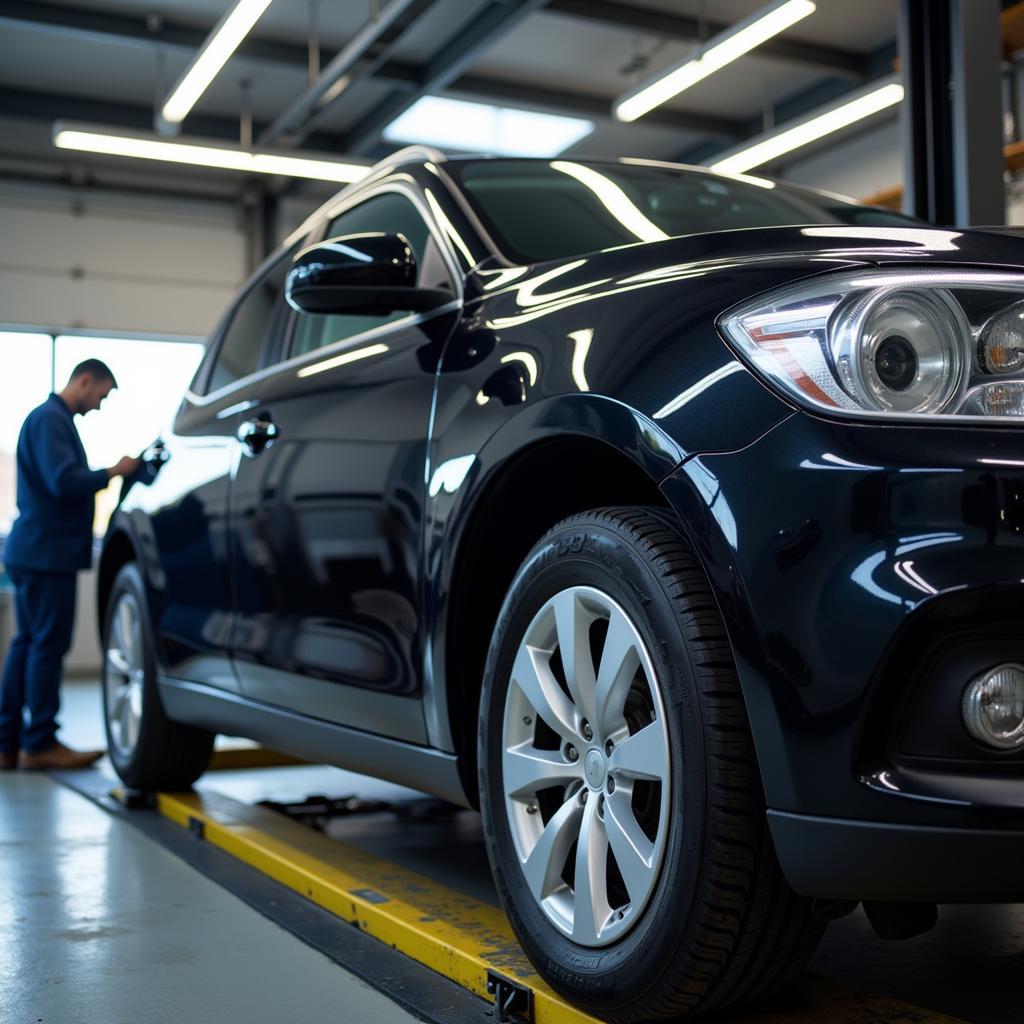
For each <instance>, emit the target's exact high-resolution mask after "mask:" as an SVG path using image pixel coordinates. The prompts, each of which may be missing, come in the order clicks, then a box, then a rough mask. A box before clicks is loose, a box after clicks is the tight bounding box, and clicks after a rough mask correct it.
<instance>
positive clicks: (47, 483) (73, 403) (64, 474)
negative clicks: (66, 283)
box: [0, 359, 139, 770]
mask: <svg viewBox="0 0 1024 1024" xmlns="http://www.w3.org/2000/svg"><path fill="white" fill-rule="evenodd" d="M115 387H117V382H116V381H115V380H114V375H113V373H111V371H110V368H109V367H108V366H107V365H106V364H105V363H103V362H101V361H100V360H99V359H86V360H85V361H84V362H82V363H79V364H78V366H76V367H75V369H74V371H73V372H72V374H71V377H70V379H69V380H68V383H67V386H66V387H65V388H64V390H63V391H61V392H59V393H55V394H51V395H50V397H49V398H48V399H47V400H46V401H45V402H43V404H42V405H40V406H38V407H37V408H35V409H33V410H32V412H30V413H29V414H28V417H27V418H26V420H25V422H24V423H23V424H22V427H21V433H20V434H19V436H18V449H17V473H18V484H17V487H18V490H17V499H18V512H19V516H18V518H17V519H16V520H15V522H14V525H13V526H12V527H11V534H10V537H9V538H8V541H7V547H6V551H5V557H4V562H5V564H6V567H7V572H8V575H9V576H10V578H11V582H12V583H13V584H14V588H15V611H16V614H17V620H18V631H17V634H16V635H15V637H14V640H13V641H12V642H11V646H10V649H9V651H8V652H7V660H6V663H5V664H4V674H3V681H2V683H0V769H6V770H10V769H12V768H16V767H18V765H19V763H20V765H21V767H23V768H82V767H85V766H86V765H89V764H92V763H93V762H94V761H96V760H97V759H99V758H100V757H102V756H103V751H102V750H91V751H75V750H71V749H69V748H68V747H66V746H64V744H62V743H60V742H59V741H58V740H57V728H58V726H57V713H58V711H59V710H60V680H61V671H62V666H63V661H64V655H65V654H67V652H68V649H69V648H70V647H71V631H72V626H73V625H74V619H75V586H76V574H77V572H78V571H79V570H80V569H88V568H89V566H90V564H91V563H92V527H93V515H94V511H95V495H96V492H97V491H100V490H102V489H103V488H104V487H106V486H107V483H108V482H109V481H110V480H111V479H112V478H113V477H115V476H123V477H130V476H131V475H132V474H133V473H135V472H136V471H137V470H138V468H139V460H138V459H135V458H132V457H130V456H128V455H125V456H123V457H122V458H121V459H119V460H118V462H117V464H116V465H114V466H111V467H110V468H109V469H96V470H91V469H89V464H88V462H87V461H86V457H85V449H84V448H83V447H82V441H81V439H80V438H79V436H78V430H77V428H76V427H75V420H74V418H75V416H85V415H86V414H87V413H89V412H92V411H93V410H94V409H99V407H100V406H101V405H102V404H103V400H104V399H105V398H106V397H107V395H108V394H110V392H111V390H112V389H113V388H115ZM26 708H27V709H28V721H27V723H26V721H25V709H26ZM19 751H20V758H19Z"/></svg>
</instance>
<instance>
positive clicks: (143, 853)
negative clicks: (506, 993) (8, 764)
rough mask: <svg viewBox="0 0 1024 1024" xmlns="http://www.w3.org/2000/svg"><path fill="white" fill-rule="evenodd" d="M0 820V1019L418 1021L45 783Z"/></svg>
mask: <svg viewBox="0 0 1024 1024" xmlns="http://www.w3.org/2000/svg"><path fill="white" fill-rule="evenodd" d="M0 807H2V814H0V862H2V864H3V885H2V886H0V1020H3V1021H5V1022H8V1021H9V1022H11V1024H30V1022H36V1024H38V1022H45V1024H50V1022H54V1024H62V1022H66V1021H68V1022H70V1021H82V1022H97V1024H98V1022H101V1021H102V1022H103V1024H138V1022H139V1021H147V1022H152V1024H163V1022H168V1024H170V1022H172V1021H173V1022H179V1021H228V1020H236V1021H246V1022H252V1024H261V1022H267V1024H271V1022H273V1024H277V1022H280V1021H284V1020H296V1021H328V1020H337V1021H352V1022H356V1021H386V1022H395V1024H399V1022H401V1024H405V1022H409V1024H411V1022H412V1021H413V1020H414V1019H415V1018H413V1017H411V1016H409V1014H407V1013H405V1012H403V1011H402V1010H400V1009H399V1008H398V1007H396V1006H395V1004H394V1003H392V1002H391V1001H390V1000H388V999H387V998H386V997H385V996H383V995H381V994H380V993H378V992H377V991H375V990H374V989H372V988H370V987H369V986H368V985H366V984H364V983H363V982H361V981H359V980H358V979H356V978H354V977H352V976H351V975H349V974H347V973H346V972H345V971H343V970H341V969H340V968H338V967H337V965H335V964H333V963H332V962H331V961H330V960H328V959H327V958H326V957H325V956H322V955H321V954H320V953H318V952H316V951H315V950H313V949H311V948H310V947H308V946H306V945H304V944H303V943H302V942H300V941H299V940H298V939H296V938H294V937H293V936H292V935H290V934H289V933H288V932H286V931H284V930H283V929H282V928H280V927H278V926H277V925H276V924H274V923H273V922H272V921H270V920H268V919H267V918H265V917H263V916H262V915H261V914H259V913H257V912H256V911H255V910H253V909H251V908H250V907H248V906H247V905H246V904H245V903H243V902H242V901H241V900H239V899H237V898H236V897H234V896H231V895H229V894H228V893H226V892H225V891H224V890H223V889H221V888H220V887H218V886H217V885H215V884H214V883H213V882H211V881H208V880H207V879H206V878H204V877H203V876H202V875H200V874H198V873H197V872H196V871H195V870H193V869H192V868H191V867H189V866H188V865H186V864H185V863H184V862H183V861H181V860H179V859H178V858H177V857H175V856H174V855H173V854H171V853H169V852H167V851H166V850H164V849H163V848H162V847H160V846H158V845H157V844H156V843H154V842H153V841H152V840H150V839H148V838H146V837H145V836H143V835H142V834H141V833H139V832H138V830H136V829H135V828H134V827H133V826H132V825H130V824H128V823H127V822H125V821H122V820H120V819H118V818H116V817H113V816H112V815H110V814H108V813H106V812H105V811H103V810H102V809H100V808H99V807H97V806H95V805H94V804H92V803H90V802H89V801H88V800H87V799H85V798H84V797H83V796H80V795H79V794H77V793H74V792H72V791H70V790H68V789H66V788H64V787H63V786H61V785H59V784H57V783H55V782H53V781H51V780H50V779H49V778H47V777H46V776H45V775H39V774H31V773H26V772H18V773H10V774H5V775H4V776H3V777H2V778H0ZM339 1008H344V1009H343V1010H341V1009H339Z"/></svg>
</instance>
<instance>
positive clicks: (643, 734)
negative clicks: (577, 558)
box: [502, 587, 671, 947]
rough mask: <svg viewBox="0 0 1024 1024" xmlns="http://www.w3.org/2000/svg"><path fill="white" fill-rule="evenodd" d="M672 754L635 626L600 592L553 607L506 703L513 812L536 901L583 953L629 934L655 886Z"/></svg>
mask: <svg viewBox="0 0 1024 1024" xmlns="http://www.w3.org/2000/svg"><path fill="white" fill-rule="evenodd" d="M670 765H671V750H670V742H669V734H668V727H667V724H666V716H665V709H664V703H663V700H662V695H661V690H660V688H659V684H658V680H657V677H656V674H655V672H654V667H653V665H652V662H651V658H650V655H649V653H648V651H647V648H646V646H645V645H644V642H643V639H642V638H641V636H640V633H639V631H638V630H637V628H636V626H635V625H634V623H633V622H632V621H631V620H630V618H629V616H628V615H627V614H626V612H625V611H624V610H623V609H622V607H621V606H620V605H618V604H617V603H616V602H615V601H614V600H613V599H612V598H611V597H609V596H608V595H607V594H605V593H603V592H602V591H600V590H598V589H596V588H594V587H571V588H569V589H566V590H563V591H561V592H560V593H558V594H556V595H554V596H553V597H552V598H550V599H549V600H548V601H547V602H546V603H545V604H544V606H543V607H542V608H541V609H540V610H539V611H538V612H537V614H536V615H535V616H534V618H533V620H532V622H531V623H530V625H529V627H528V628H527V630H526V632H525V634H524V636H523V638H522V640H521V641H520V644H519V648H518V650H517V652H516V657H515V661H514V663H513V668H512V673H511V680H510V685H509V688H508V693H507V695H506V698H505V713H504V727H503V743H502V773H503V787H504V793H505V809H506V813H507V816H508V823H509V827H510V829H511V833H512V838H513V841H514V843H515V848H516V852H517V854H518V857H519V861H520V865H521V867H522V871H523V874H524V877H525V879H526V882H527V885H528V887H529V889H530V892H531V893H532V894H533V897H534V899H535V900H536V901H537V903H538V904H539V905H540V907H541V909H542V910H543V911H544V913H545V914H546V915H547V917H548V919H549V920H550V921H551V922H552V923H553V924H554V925H555V926H556V927H557V928H558V929H559V930H560V931H562V932H563V933H564V934H565V935H567V936H568V937H569V938H571V939H572V940H573V941H574V942H576V943H579V944H580V945H582V946H588V947H599V946H605V945H608V944H609V943H612V942H615V941H617V940H618V939H620V938H622V937H623V936H624V935H625V934H626V933H627V932H628V931H629V930H630V929H631V928H632V927H633V926H634V925H635V924H636V922H637V921H638V920H639V917H640V915H641V913H642V912H643V910H644V907H645V906H646V905H647V903H648V901H649V900H650V898H651V895H652V893H653V891H654V888H655V884H656V882H657V879H658V874H659V870H660V867H661V862H662V859H663V857H664V852H665V847H666V845H667V840H668V832H669V829H668V824H669V822H668V817H669V798H670V785H671V772H670Z"/></svg>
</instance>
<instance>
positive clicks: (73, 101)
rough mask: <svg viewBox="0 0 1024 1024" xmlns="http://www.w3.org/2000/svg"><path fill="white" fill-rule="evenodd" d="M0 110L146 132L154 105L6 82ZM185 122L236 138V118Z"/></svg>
mask: <svg viewBox="0 0 1024 1024" xmlns="http://www.w3.org/2000/svg"><path fill="white" fill-rule="evenodd" d="M0 114H5V115H8V116H10V117H21V118H27V119H30V120H34V121H43V122H46V123H47V124H50V123H52V122H53V121H58V120H67V121H89V122H95V123H98V124H104V125H110V126H112V127H117V128H128V129H132V130H136V131H146V132H148V131H151V130H152V128H153V108H152V107H150V106H148V105H144V104H135V103H124V102H122V101H116V102H113V101H110V100H98V99H90V98H88V97H86V96H68V95H64V94H61V93H50V92H34V91H30V90H27V89H12V88H8V87H6V86H4V87H0ZM188 124H189V135H194V136H202V137H205V138H208V139H210V140H211V141H217V142H222V141H225V140H227V141H230V142H234V143H237V142H238V121H237V120H236V119H233V118H228V117H210V116H209V115H205V114H196V115H194V116H192V117H190V118H189V122H188ZM262 127H265V126H264V125H261V124H256V125H254V130H259V129H260V128H262ZM338 146H339V138H338V136H336V135H326V134H317V135H312V136H310V137H309V138H308V139H307V140H306V146H305V148H307V149H315V150H318V151H323V152H325V153H330V154H331V155H332V156H334V157H337V155H338V153H339V152H341V150H339V148H338ZM182 166H185V165H182Z"/></svg>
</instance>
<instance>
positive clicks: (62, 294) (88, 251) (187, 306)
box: [0, 183, 246, 335]
mask: <svg viewBox="0 0 1024 1024" xmlns="http://www.w3.org/2000/svg"><path fill="white" fill-rule="evenodd" d="M245 261H246V244H245V234H244V231H243V229H242V222H241V220H240V218H239V215H238V211H237V208H236V207H235V206H234V204H232V203H228V202H223V201H205V200H183V199H163V198H160V197H151V196H140V195H134V194H132V193H121V192H118V193H108V192H90V191H88V190H84V189H73V188H66V187H63V186H54V185H22V184H16V183H3V184H0V322H4V323H18V324H35V325H40V326H44V327H58V328H59V327H84V328H88V329H90V330H96V331H103V330H123V331H139V332H149V333H165V334H192V335H205V334H207V333H208V332H209V330H210V329H211V327H212V326H213V325H214V323H215V322H216V320H217V318H218V317H219V315H220V314H221V312H222V311H223V310H224V308H225V306H226V305H227V303H228V302H229V301H230V299H231V297H232V295H233V294H234V292H235V291H236V289H237V288H238V285H239V284H240V283H241V282H242V281H243V280H244V279H245V276H246V273H245Z"/></svg>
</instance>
